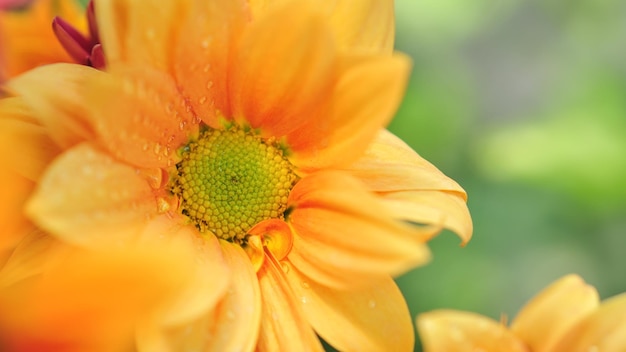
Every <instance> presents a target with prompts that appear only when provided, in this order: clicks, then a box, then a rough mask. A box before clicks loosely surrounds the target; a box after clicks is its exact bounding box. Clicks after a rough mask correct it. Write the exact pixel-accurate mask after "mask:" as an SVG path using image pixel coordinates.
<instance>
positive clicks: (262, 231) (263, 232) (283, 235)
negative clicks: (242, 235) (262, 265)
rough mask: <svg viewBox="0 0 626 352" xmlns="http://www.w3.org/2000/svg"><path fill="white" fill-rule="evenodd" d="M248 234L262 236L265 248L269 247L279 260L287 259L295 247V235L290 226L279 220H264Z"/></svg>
mask: <svg viewBox="0 0 626 352" xmlns="http://www.w3.org/2000/svg"><path fill="white" fill-rule="evenodd" d="M248 234H249V235H254V236H261V238H263V241H262V244H263V246H265V247H267V249H269V250H270V252H272V255H274V258H276V259H277V260H282V259H283V258H285V257H286V256H287V254H289V252H290V251H291V247H292V246H293V234H292V233H291V229H290V228H289V225H287V223H285V222H284V221H282V220H279V219H269V220H263V221H261V222H260V223H258V224H256V225H254V227H253V228H251V229H250V230H249V231H248Z"/></svg>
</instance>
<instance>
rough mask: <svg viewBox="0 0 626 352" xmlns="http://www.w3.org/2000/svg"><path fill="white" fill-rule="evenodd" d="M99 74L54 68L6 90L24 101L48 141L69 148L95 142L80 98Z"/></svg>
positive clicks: (29, 75)
mask: <svg viewBox="0 0 626 352" xmlns="http://www.w3.org/2000/svg"><path fill="white" fill-rule="evenodd" d="M99 74H102V73H100V72H98V71H96V70H94V69H93V68H91V67H87V66H82V65H71V64H54V65H48V66H42V67H38V68H36V69H33V70H31V71H29V72H27V73H25V74H23V75H21V76H18V77H16V78H15V79H13V80H11V81H10V82H9V83H8V85H7V88H8V89H9V90H10V91H12V92H15V93H17V94H18V95H20V96H21V97H22V98H23V99H24V101H25V102H26V104H27V105H28V106H29V107H30V108H31V109H32V114H33V116H34V117H35V118H36V119H37V120H38V121H39V122H40V123H41V125H43V126H44V127H46V129H47V132H48V133H49V135H50V138H52V139H53V140H54V141H55V142H56V143H57V144H58V145H59V146H60V147H62V148H69V147H71V146H73V145H76V144H77V143H80V142H82V141H85V140H92V139H94V133H93V130H92V128H91V125H90V122H89V120H88V119H87V117H88V114H87V112H86V109H85V108H86V106H85V102H84V100H83V99H82V96H81V94H82V93H83V90H84V88H85V82H87V81H89V80H90V79H93V77H95V76H97V75H99Z"/></svg>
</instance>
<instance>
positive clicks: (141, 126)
mask: <svg viewBox="0 0 626 352" xmlns="http://www.w3.org/2000/svg"><path fill="white" fill-rule="evenodd" d="M109 71H112V72H113V73H112V74H100V75H98V76H97V77H93V78H92V79H91V80H90V81H89V82H88V85H87V86H86V87H85V88H84V89H85V100H86V102H87V103H88V106H87V109H88V111H89V114H90V117H91V119H92V123H93V125H94V129H95V130H96V131H97V133H98V137H99V141H100V142H101V143H102V144H103V145H104V146H106V147H107V149H109V150H110V151H111V153H112V154H113V155H114V156H116V157H118V158H120V159H121V160H123V161H126V162H129V163H132V164H133V165H137V166H140V167H146V168H148V167H167V166H172V165H174V164H175V162H176V161H177V160H178V156H177V154H176V150H177V149H178V148H179V147H181V146H182V145H183V144H184V143H186V142H188V141H189V138H190V136H192V135H195V134H197V131H198V123H199V120H198V119H197V118H196V117H195V116H194V115H193V113H192V112H191V111H190V110H189V108H188V106H187V103H186V102H185V100H184V99H183V97H182V96H181V95H180V93H179V91H178V88H177V86H176V84H175V83H174V81H173V80H172V78H171V77H169V76H168V75H165V74H163V73H161V72H158V71H155V70H150V69H148V68H145V67H133V68H131V67H128V66H125V67H123V68H122V67H110V68H109Z"/></svg>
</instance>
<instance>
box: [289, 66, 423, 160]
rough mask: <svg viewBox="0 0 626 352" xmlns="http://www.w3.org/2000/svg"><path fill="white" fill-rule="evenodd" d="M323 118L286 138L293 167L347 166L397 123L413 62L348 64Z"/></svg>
mask: <svg viewBox="0 0 626 352" xmlns="http://www.w3.org/2000/svg"><path fill="white" fill-rule="evenodd" d="M345 61H348V62H349V63H346V64H345V65H344V66H343V68H342V73H341V75H340V77H339V80H338V82H337V84H336V86H335V87H334V89H333V91H332V92H330V93H329V94H332V95H331V98H330V99H331V100H330V102H329V104H330V109H329V110H328V111H327V112H323V113H322V115H321V116H320V118H317V119H310V120H309V121H308V122H307V123H305V124H304V125H303V126H301V127H300V128H298V129H296V130H295V131H293V132H292V133H290V134H289V135H287V142H288V145H289V147H290V148H291V149H292V151H293V152H294V154H293V156H292V157H291V159H292V161H293V163H294V164H295V165H297V166H299V167H300V168H302V169H303V170H304V171H310V170H318V169H321V168H328V167H333V166H334V167H341V166H345V165H349V164H350V163H352V162H353V161H355V160H356V159H357V158H358V157H360V156H361V155H362V154H363V153H364V152H365V150H366V149H367V146H368V145H369V144H370V143H371V142H372V141H373V140H374V138H375V137H376V135H377V133H378V132H379V130H380V129H381V128H383V127H384V126H385V125H386V124H387V123H388V122H389V121H390V120H391V118H392V117H393V115H394V113H395V111H396V109H397V107H398V104H399V103H400V101H401V100H402V96H403V94H404V89H405V86H406V82H407V78H408V76H409V70H410V66H411V63H410V59H409V58H408V57H407V56H404V55H401V54H396V55H393V56H373V57H367V58H365V57H360V58H351V59H346V60H345Z"/></svg>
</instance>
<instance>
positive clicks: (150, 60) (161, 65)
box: [95, 0, 189, 71]
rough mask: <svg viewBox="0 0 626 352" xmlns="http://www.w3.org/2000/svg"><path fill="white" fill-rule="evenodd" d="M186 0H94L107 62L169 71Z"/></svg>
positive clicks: (186, 3)
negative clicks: (172, 49)
mask: <svg viewBox="0 0 626 352" xmlns="http://www.w3.org/2000/svg"><path fill="white" fill-rule="evenodd" d="M188 2H189V1H180V0H177V1H164V0H130V1H128V0H127V1H121V0H111V1H95V7H96V8H95V13H96V17H97V22H98V33H99V36H100V38H101V40H102V46H103V48H104V53H105V55H106V61H107V63H108V64H109V63H112V64H114V63H116V62H124V63H129V64H136V65H143V66H149V67H152V68H156V69H159V70H163V71H168V69H169V68H170V65H171V55H172V51H171V48H173V47H174V38H175V34H176V30H177V29H178V22H179V21H178V19H179V18H180V17H181V15H182V13H183V11H184V10H185V9H186V7H187V6H188Z"/></svg>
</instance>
